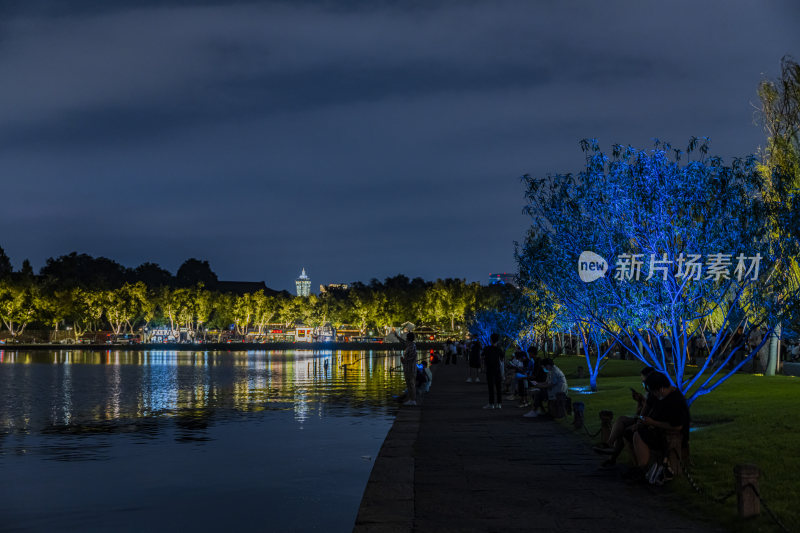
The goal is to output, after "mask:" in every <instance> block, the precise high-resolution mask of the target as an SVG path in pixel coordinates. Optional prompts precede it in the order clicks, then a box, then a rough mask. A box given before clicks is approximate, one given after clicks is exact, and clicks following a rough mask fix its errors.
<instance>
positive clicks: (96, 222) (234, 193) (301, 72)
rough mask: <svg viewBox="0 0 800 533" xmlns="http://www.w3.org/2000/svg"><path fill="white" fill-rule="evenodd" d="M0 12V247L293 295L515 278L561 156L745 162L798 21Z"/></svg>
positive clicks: (410, 7)
mask: <svg viewBox="0 0 800 533" xmlns="http://www.w3.org/2000/svg"><path fill="white" fill-rule="evenodd" d="M659 7H660V9H659V10H658V11H657V16H654V15H655V14H656V13H655V10H654V8H653V7H652V6H650V5H644V4H633V5H625V6H624V9H623V7H621V5H620V7H617V6H609V5H608V4H597V3H594V2H583V3H581V4H570V5H569V6H565V5H559V4H544V5H543V4H538V3H537V4H534V3H530V2H524V1H522V0H508V1H501V2H498V3H492V4H491V5H489V4H480V3H473V2H467V3H464V2H453V1H446V0H442V1H435V2H425V3H418V2H414V3H401V2H393V1H383V2H363V1H358V0H354V1H348V2H346V3H333V2H316V1H311V0H307V1H302V2H285V1H278V0H276V1H235V2H230V1H222V0H197V1H189V0H170V1H167V2H156V1H155V0H148V1H145V2H142V1H132V0H120V1H117V2H113V3H109V2H99V1H97V0H75V1H72V2H69V3H68V4H67V3H64V2H60V1H56V0H31V1H29V2H24V3H21V2H12V1H3V0H0V31H2V33H3V40H2V42H0V86H2V87H3V96H4V97H3V99H2V100H0V176H2V177H3V192H4V199H5V202H4V204H3V209H2V210H0V230H3V237H2V239H0V246H2V247H3V248H4V249H5V251H6V253H7V254H8V255H9V256H10V257H11V258H12V261H13V263H14V266H15V268H19V267H20V265H21V263H22V261H23V260H24V259H26V258H27V259H29V260H30V261H31V263H32V265H33V268H34V270H35V271H37V272H38V271H39V269H40V268H41V267H42V266H43V265H44V261H45V259H46V258H48V257H57V256H60V255H64V254H68V253H70V252H72V251H78V252H82V253H86V254H89V255H92V256H95V257H98V256H103V257H108V258H110V259H113V260H115V261H117V262H119V263H121V264H123V265H125V266H129V267H135V266H137V265H139V264H141V263H142V262H145V261H151V262H154V263H157V264H159V265H161V266H162V267H163V268H165V269H167V270H169V271H170V272H173V273H174V272H175V271H176V270H177V268H178V267H179V266H180V264H181V263H182V262H183V261H184V260H186V259H188V258H191V257H195V258H198V259H204V260H208V261H209V262H210V264H211V265H212V268H213V269H214V271H215V272H217V274H218V275H219V277H220V279H226V280H253V281H260V280H263V281H265V282H266V284H267V285H268V286H270V287H273V288H275V289H278V290H282V289H285V290H290V291H291V290H292V287H293V282H294V279H295V278H296V277H297V275H298V274H299V273H300V269H301V268H303V267H305V268H306V270H307V272H308V273H309V275H310V276H311V278H312V282H313V284H314V287H317V286H318V285H319V284H328V283H348V282H351V281H353V280H369V279H371V278H377V279H384V278H386V277H388V276H392V275H395V274H396V273H398V272H402V273H404V274H405V275H406V276H408V277H409V278H415V277H421V278H423V279H428V280H431V279H436V278H446V277H453V278H464V279H466V280H468V281H480V282H481V283H486V281H487V280H488V276H489V273H496V272H503V271H506V272H513V271H515V264H514V257H513V252H514V248H513V243H514V241H521V240H523V239H524V236H525V231H526V228H527V227H529V221H528V220H527V219H526V217H525V216H523V215H522V207H523V205H524V199H523V192H524V188H523V186H522V184H521V183H520V181H519V176H521V175H523V174H526V173H529V174H532V175H536V176H544V175H546V174H547V173H565V172H571V171H577V170H579V169H580V168H581V166H582V163H583V156H582V154H581V152H580V149H579V146H578V143H579V140H580V139H582V138H586V137H595V138H597V139H599V141H600V143H601V145H602V146H604V147H606V148H610V147H611V145H612V144H614V143H621V144H632V145H635V146H638V147H643V148H647V147H650V146H652V142H651V139H652V138H654V137H658V138H661V139H663V140H668V141H670V142H671V143H672V144H673V145H674V146H676V147H679V146H684V145H685V144H686V143H687V142H688V140H689V138H690V137H691V136H708V137H710V138H711V140H712V143H711V152H712V153H715V154H719V155H721V156H722V157H724V158H725V159H726V160H730V158H732V157H734V156H745V155H747V154H750V153H756V152H758V150H759V147H761V146H763V145H764V133H763V131H762V130H761V127H760V126H759V125H758V124H757V122H756V117H755V115H754V113H755V106H757V103H758V96H757V92H756V91H757V87H758V83H759V82H760V81H761V80H763V79H764V78H775V77H776V75H777V74H778V72H779V68H780V60H781V57H783V56H784V55H787V54H788V55H794V56H795V57H797V56H798V55H800V52H798V50H800V34H799V33H798V32H797V31H796V21H797V20H800V4H798V3H796V2H789V1H784V2H773V3H769V4H765V5H753V4H752V3H750V2H744V1H741V0H739V1H731V2H717V3H704V4H701V5H697V4H696V3H693V2H688V1H680V2H674V3H671V4H670V5H669V6H668V7H665V6H659Z"/></svg>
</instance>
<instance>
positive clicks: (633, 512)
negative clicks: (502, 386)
mask: <svg viewBox="0 0 800 533" xmlns="http://www.w3.org/2000/svg"><path fill="white" fill-rule="evenodd" d="M465 374H466V368H465V366H464V365H463V363H462V364H461V365H459V366H456V367H453V366H444V365H440V367H439V368H438V369H437V371H436V374H435V377H434V381H433V387H432V389H431V392H430V393H429V394H428V395H427V397H426V398H425V399H424V404H423V405H422V406H421V407H417V408H414V407H404V408H402V409H401V410H400V412H399V413H398V416H397V419H396V421H395V423H394V426H393V427H392V429H391V430H390V432H389V434H388V435H387V437H386V440H385V442H384V444H383V447H382V448H381V452H380V454H379V456H378V459H377V460H376V462H375V465H374V467H373V470H372V474H371V476H370V480H369V482H368V484H367V488H366V490H365V492H364V497H363V499H362V502H361V507H360V509H359V514H358V518H357V520H356V525H355V529H354V531H356V532H358V533H364V532H388V531H397V532H400V531H417V532H438V533H444V532H487V531H490V532H491V531H497V532H515V531H537V530H540V531H567V532H572V531H591V532H594V533H596V532H601V531H615V532H616V531H631V532H635V531H647V532H653V531H714V530H719V529H718V528H717V527H716V526H714V525H711V524H708V523H703V522H692V521H690V520H688V519H687V518H685V517H683V516H680V515H677V514H676V513H675V512H674V511H672V510H670V509H669V508H668V506H667V505H666V503H665V502H664V499H665V498H668V497H669V496H668V495H665V494H664V492H665V491H664V489H662V488H657V487H656V488H654V487H649V486H645V485H630V484H628V483H626V482H625V481H623V480H621V479H620V477H619V474H618V472H616V471H615V470H611V471H607V470H601V469H599V468H598V465H599V464H600V462H601V461H602V458H601V457H599V456H597V455H595V454H594V453H592V451H591V449H590V448H589V446H588V445H587V443H586V442H585V441H584V440H583V439H581V438H579V437H577V436H575V435H573V434H572V431H571V429H570V428H569V427H564V426H562V425H561V424H558V423H556V422H553V421H551V420H542V419H527V418H523V417H522V414H523V413H524V412H525V410H523V409H519V408H517V406H516V403H513V404H512V402H505V404H504V408H503V409H501V410H483V409H481V406H483V405H484V404H485V403H486V401H487V398H488V392H487V387H486V385H485V384H484V383H480V384H470V383H465V378H466V375H465ZM666 492H667V494H668V492H669V491H668V489H667V490H666Z"/></svg>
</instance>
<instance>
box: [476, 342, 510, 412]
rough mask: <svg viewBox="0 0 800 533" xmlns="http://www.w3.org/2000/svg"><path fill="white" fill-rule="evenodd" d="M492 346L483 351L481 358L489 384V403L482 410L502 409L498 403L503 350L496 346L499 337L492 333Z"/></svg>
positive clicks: (499, 400)
mask: <svg viewBox="0 0 800 533" xmlns="http://www.w3.org/2000/svg"><path fill="white" fill-rule="evenodd" d="M490 339H491V341H492V344H491V345H489V346H487V347H486V348H484V349H483V353H482V354H481V357H482V358H483V362H484V364H485V365H486V382H487V383H488V384H489V403H487V404H486V405H484V406H483V408H484V409H502V408H503V405H502V403H500V402H501V401H502V400H501V396H500V386H501V379H502V378H501V374H500V365H502V364H503V359H504V358H505V356H504V354H503V350H501V349H500V347H499V346H498V345H497V344H498V343H499V342H500V335H498V334H497V333H492V336H491V337H490Z"/></svg>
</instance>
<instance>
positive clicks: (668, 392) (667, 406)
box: [630, 372, 691, 478]
mask: <svg viewBox="0 0 800 533" xmlns="http://www.w3.org/2000/svg"><path fill="white" fill-rule="evenodd" d="M644 384H645V387H646V388H647V390H648V391H649V393H650V394H652V395H654V396H655V397H656V399H657V401H656V402H655V403H654V405H653V409H652V411H651V412H650V414H648V415H641V416H639V422H638V423H637V424H636V426H635V427H636V431H635V433H634V434H633V456H634V461H635V464H636V466H635V468H634V470H633V471H632V473H631V476H630V477H634V478H641V477H643V476H644V472H645V469H646V468H647V466H648V465H649V464H650V459H651V455H652V452H653V451H654V452H656V453H659V454H660V455H661V457H663V458H666V457H668V454H669V444H668V440H667V433H668V432H670V431H679V432H680V433H681V437H682V444H683V445H687V444H688V442H689V424H690V423H691V417H690V415H689V405H688V404H687V403H686V398H684V396H683V394H682V393H681V391H679V390H678V389H676V388H675V387H673V386H672V383H670V381H669V378H668V377H667V376H665V375H664V374H662V373H660V372H651V373H650V375H649V376H647V378H646V379H645V380H644Z"/></svg>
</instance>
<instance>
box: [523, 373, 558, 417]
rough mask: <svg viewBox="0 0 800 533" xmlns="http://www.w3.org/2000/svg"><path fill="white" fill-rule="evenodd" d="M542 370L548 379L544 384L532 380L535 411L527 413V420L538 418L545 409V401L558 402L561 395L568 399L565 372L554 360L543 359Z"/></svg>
mask: <svg viewBox="0 0 800 533" xmlns="http://www.w3.org/2000/svg"><path fill="white" fill-rule="evenodd" d="M541 368H542V370H543V371H544V373H545V375H546V377H545V380H544V382H541V381H538V380H531V381H530V385H531V388H532V389H533V409H531V410H530V411H528V412H527V413H525V414H524V415H522V416H524V417H526V418H536V417H538V416H539V414H540V410H541V409H543V405H542V404H543V403H544V400H545V399H547V401H548V402H552V401H556V400H557V398H558V395H559V394H563V395H564V396H565V397H566V394H567V378H566V376H565V375H564V372H562V371H561V369H560V368H558V367H557V366H556V365H555V364H554V363H553V360H552V359H542V360H541Z"/></svg>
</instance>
